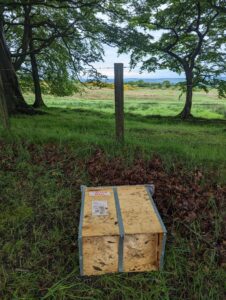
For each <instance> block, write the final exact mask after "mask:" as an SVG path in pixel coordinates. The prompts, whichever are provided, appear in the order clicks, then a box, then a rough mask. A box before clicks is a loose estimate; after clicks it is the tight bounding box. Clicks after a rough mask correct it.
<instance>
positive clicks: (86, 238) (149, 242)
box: [78, 185, 166, 275]
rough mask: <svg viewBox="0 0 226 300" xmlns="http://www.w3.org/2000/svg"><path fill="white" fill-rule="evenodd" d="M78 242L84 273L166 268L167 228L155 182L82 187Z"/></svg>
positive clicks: (81, 267) (96, 273)
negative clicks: (153, 189) (155, 196)
mask: <svg viewBox="0 0 226 300" xmlns="http://www.w3.org/2000/svg"><path fill="white" fill-rule="evenodd" d="M78 242H79V262H80V272H81V275H100V274H105V273H114V272H143V271H152V270H159V269H161V268H162V266H163V258H164V251H165V242H166V229H165V226H164V224H163V222H162V220H161V217H160V215H159V213H158V210H157V208H156V206H155V204H154V201H153V199H152V195H151V186H149V185H135V186H118V187H85V186H82V204H81V214H80V224H79V238H78Z"/></svg>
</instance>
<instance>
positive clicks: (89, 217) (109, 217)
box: [82, 188, 119, 237]
mask: <svg viewBox="0 0 226 300" xmlns="http://www.w3.org/2000/svg"><path fill="white" fill-rule="evenodd" d="M84 202H85V206H84V219H83V226H82V236H83V237H84V236H87V237H88V236H105V235H107V236H108V235H119V226H118V220H117V213H116V207H115V199H114V192H113V190H112V188H102V189H93V188H86V190H85V201H84ZM96 204H97V207H95V205H96ZM102 204H104V205H105V207H104V206H102V207H101V205H102ZM98 206H99V207H98ZM106 207H107V209H106ZM95 209H97V210H96V211H95Z"/></svg>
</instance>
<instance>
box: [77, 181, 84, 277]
mask: <svg viewBox="0 0 226 300" xmlns="http://www.w3.org/2000/svg"><path fill="white" fill-rule="evenodd" d="M85 189H86V186H84V185H82V186H81V192H82V199H81V210H80V220H79V229H78V248H79V268H80V275H81V276H83V249H82V226H83V217H84V206H85Z"/></svg>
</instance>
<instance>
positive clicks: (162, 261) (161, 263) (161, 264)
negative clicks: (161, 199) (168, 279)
mask: <svg viewBox="0 0 226 300" xmlns="http://www.w3.org/2000/svg"><path fill="white" fill-rule="evenodd" d="M145 187H146V191H147V193H148V196H149V199H150V202H151V204H152V206H153V208H154V211H155V213H156V215H157V217H158V220H159V222H160V224H161V227H162V230H163V241H162V250H161V256H160V265H159V268H160V270H162V268H163V263H164V255H165V246H166V234H167V230H166V227H165V225H164V223H163V221H162V218H161V216H160V214H159V211H158V209H157V207H156V205H155V202H154V201H153V199H152V196H151V193H150V191H149V187H148V185H147V186H145Z"/></svg>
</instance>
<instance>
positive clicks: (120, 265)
mask: <svg viewBox="0 0 226 300" xmlns="http://www.w3.org/2000/svg"><path fill="white" fill-rule="evenodd" d="M113 192H114V198H115V207H116V213H117V219H118V225H119V235H120V237H119V248H118V271H119V272H123V244H124V236H125V231H124V225H123V221H122V214H121V208H120V203H119V198H118V192H117V187H113Z"/></svg>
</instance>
